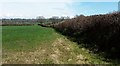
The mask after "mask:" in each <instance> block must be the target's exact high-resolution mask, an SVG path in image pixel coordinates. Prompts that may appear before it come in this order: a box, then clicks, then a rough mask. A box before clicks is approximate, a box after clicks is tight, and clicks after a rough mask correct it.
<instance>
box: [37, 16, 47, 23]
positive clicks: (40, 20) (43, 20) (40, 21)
mask: <svg viewBox="0 0 120 66" xmlns="http://www.w3.org/2000/svg"><path fill="white" fill-rule="evenodd" d="M36 19H37V22H38V23H44V22H45V17H44V16H38V17H37V18H36Z"/></svg>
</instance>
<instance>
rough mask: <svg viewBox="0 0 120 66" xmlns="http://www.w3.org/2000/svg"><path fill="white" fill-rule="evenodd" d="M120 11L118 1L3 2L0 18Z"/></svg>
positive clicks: (32, 0) (14, 0)
mask: <svg viewBox="0 0 120 66" xmlns="http://www.w3.org/2000/svg"><path fill="white" fill-rule="evenodd" d="M117 10H118V0H84V1H83V0H9V1H8V0H2V1H1V3H0V18H36V17H37V16H44V17H46V18H50V17H52V16H59V17H61V16H69V17H71V18H72V17H74V16H75V15H80V14H83V15H95V14H106V13H110V12H113V11H117Z"/></svg>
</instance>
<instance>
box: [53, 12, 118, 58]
mask: <svg viewBox="0 0 120 66" xmlns="http://www.w3.org/2000/svg"><path fill="white" fill-rule="evenodd" d="M54 28H55V29H56V30H57V31H60V32H61V33H62V34H65V35H67V36H69V37H73V38H75V40H76V41H77V42H83V43H84V44H85V46H86V47H90V49H92V50H94V52H95V51H96V52H105V53H106V54H107V56H106V55H105V56H106V57H109V58H120V12H115V13H110V14H105V15H92V16H83V15H80V16H77V17H75V18H72V19H70V20H66V21H65V22H63V23H60V24H58V25H54Z"/></svg>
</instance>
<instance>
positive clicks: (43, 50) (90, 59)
mask: <svg viewBox="0 0 120 66" xmlns="http://www.w3.org/2000/svg"><path fill="white" fill-rule="evenodd" d="M2 42H3V43H2V47H3V48H2V49H3V54H2V56H3V59H2V61H3V63H8V64H14V63H18V64H23V63H25V64H105V63H109V62H106V61H103V60H102V58H100V57H98V56H97V55H95V54H93V53H90V51H89V50H87V49H85V48H83V47H81V46H78V45H77V43H75V42H72V41H70V40H68V39H67V38H66V37H65V36H63V35H60V34H58V33H57V32H56V31H54V29H52V28H45V27H41V26H3V27H2Z"/></svg>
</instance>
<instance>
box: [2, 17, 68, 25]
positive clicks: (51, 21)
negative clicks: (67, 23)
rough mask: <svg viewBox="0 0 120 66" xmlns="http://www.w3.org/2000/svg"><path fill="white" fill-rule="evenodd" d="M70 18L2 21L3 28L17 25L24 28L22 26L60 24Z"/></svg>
mask: <svg viewBox="0 0 120 66" xmlns="http://www.w3.org/2000/svg"><path fill="white" fill-rule="evenodd" d="M67 19H69V17H57V16H53V17H51V18H44V17H43V16H39V17H37V18H36V19H21V18H13V19H1V21H2V24H0V25H3V26H8V25H16V26H18V25H19V26H20V25H21V26H22V25H34V24H38V25H52V24H55V23H59V22H61V21H63V20H67Z"/></svg>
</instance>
